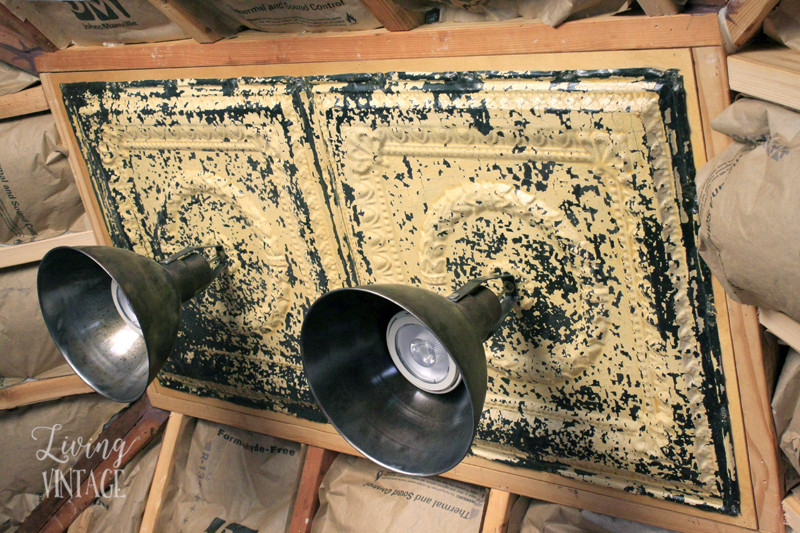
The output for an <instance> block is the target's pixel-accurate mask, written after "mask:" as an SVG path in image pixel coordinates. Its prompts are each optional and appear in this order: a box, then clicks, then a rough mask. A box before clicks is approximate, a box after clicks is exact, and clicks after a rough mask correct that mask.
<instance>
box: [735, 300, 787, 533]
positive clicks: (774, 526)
mask: <svg viewBox="0 0 800 533" xmlns="http://www.w3.org/2000/svg"><path fill="white" fill-rule="evenodd" d="M728 316H729V320H730V325H731V333H732V339H733V349H734V355H735V357H736V374H737V376H738V381H739V391H740V393H741V404H742V412H743V414H744V426H745V434H746V437H747V451H748V455H749V456H750V470H751V476H752V481H753V489H754V496H755V503H756V511H757V515H758V529H759V530H760V531H765V532H770V533H783V532H784V531H785V529H784V524H783V512H782V510H781V501H782V500H783V496H784V483H783V466H782V461H781V458H780V450H779V448H778V437H777V435H776V433H775V422H774V420H773V418H772V407H771V405H770V403H771V401H772V392H773V391H772V385H771V383H770V378H769V369H770V368H771V367H772V366H774V365H773V364H772V362H770V361H769V360H768V359H769V356H770V354H766V355H765V353H764V350H763V346H762V338H761V328H760V325H759V323H758V313H757V311H756V308H755V307H751V306H745V305H742V304H740V303H738V302H736V301H735V300H733V299H732V298H730V297H728Z"/></svg>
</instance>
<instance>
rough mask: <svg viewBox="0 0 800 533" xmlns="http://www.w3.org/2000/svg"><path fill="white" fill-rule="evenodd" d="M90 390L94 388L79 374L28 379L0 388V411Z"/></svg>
mask: <svg viewBox="0 0 800 533" xmlns="http://www.w3.org/2000/svg"><path fill="white" fill-rule="evenodd" d="M90 392H94V390H93V389H92V388H91V387H90V386H89V385H87V384H86V383H84V381H83V380H82V379H81V378H80V377H79V376H64V377H59V378H50V379H41V380H38V381H29V382H27V383H20V384H18V385H12V386H11V387H5V388H3V389H0V411H2V410H5V409H14V408H15V407H20V406H23V405H30V404H33V403H40V402H46V401H48V400H55V399H56V398H63V397H64V396H74V395H76V394H88V393H90Z"/></svg>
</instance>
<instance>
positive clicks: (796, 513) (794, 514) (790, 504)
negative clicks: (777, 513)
mask: <svg viewBox="0 0 800 533" xmlns="http://www.w3.org/2000/svg"><path fill="white" fill-rule="evenodd" d="M783 514H784V517H785V521H786V524H787V525H788V526H789V527H791V528H792V529H793V530H795V531H800V499H798V498H797V496H796V495H795V494H794V493H790V494H789V495H788V496H787V497H786V498H784V500H783Z"/></svg>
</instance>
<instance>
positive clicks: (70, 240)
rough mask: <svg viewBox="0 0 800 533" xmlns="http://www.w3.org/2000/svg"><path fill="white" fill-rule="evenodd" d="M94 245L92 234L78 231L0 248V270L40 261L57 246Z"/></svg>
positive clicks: (95, 240)
mask: <svg viewBox="0 0 800 533" xmlns="http://www.w3.org/2000/svg"><path fill="white" fill-rule="evenodd" d="M95 244H97V239H95V237H94V233H92V232H91V231H80V232H77V233H66V234H64V235H59V236H58V237H53V238H51V239H42V240H40V241H33V242H29V243H25V244H15V245H12V246H0V268H6V267H10V266H15V265H24V264H26V263H33V262H36V261H40V260H41V259H42V257H44V254H46V253H47V252H49V251H50V250H52V249H53V248H56V247H58V246H94V245H95Z"/></svg>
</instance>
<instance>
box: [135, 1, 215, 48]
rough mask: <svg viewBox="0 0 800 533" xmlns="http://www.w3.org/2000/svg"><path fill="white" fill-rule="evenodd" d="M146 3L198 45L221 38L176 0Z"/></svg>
mask: <svg viewBox="0 0 800 533" xmlns="http://www.w3.org/2000/svg"><path fill="white" fill-rule="evenodd" d="M148 1H149V2H150V3H151V4H152V5H153V7H155V8H156V9H158V10H159V11H161V13H163V14H164V15H165V16H166V17H167V18H168V19H169V20H171V21H172V22H174V23H175V24H176V25H178V26H179V27H180V29H182V30H183V31H184V32H186V34H187V35H188V36H189V37H191V38H192V39H194V40H195V41H197V42H198V43H213V42H216V41H219V40H220V39H222V37H223V36H222V35H220V34H218V33H217V32H215V31H214V30H212V29H211V28H209V27H208V26H207V25H206V24H205V23H204V22H203V21H201V20H200V19H198V18H197V17H196V16H195V15H194V14H193V13H192V12H191V11H189V10H188V9H186V7H185V6H184V5H183V4H181V2H180V1H178V0H148Z"/></svg>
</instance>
